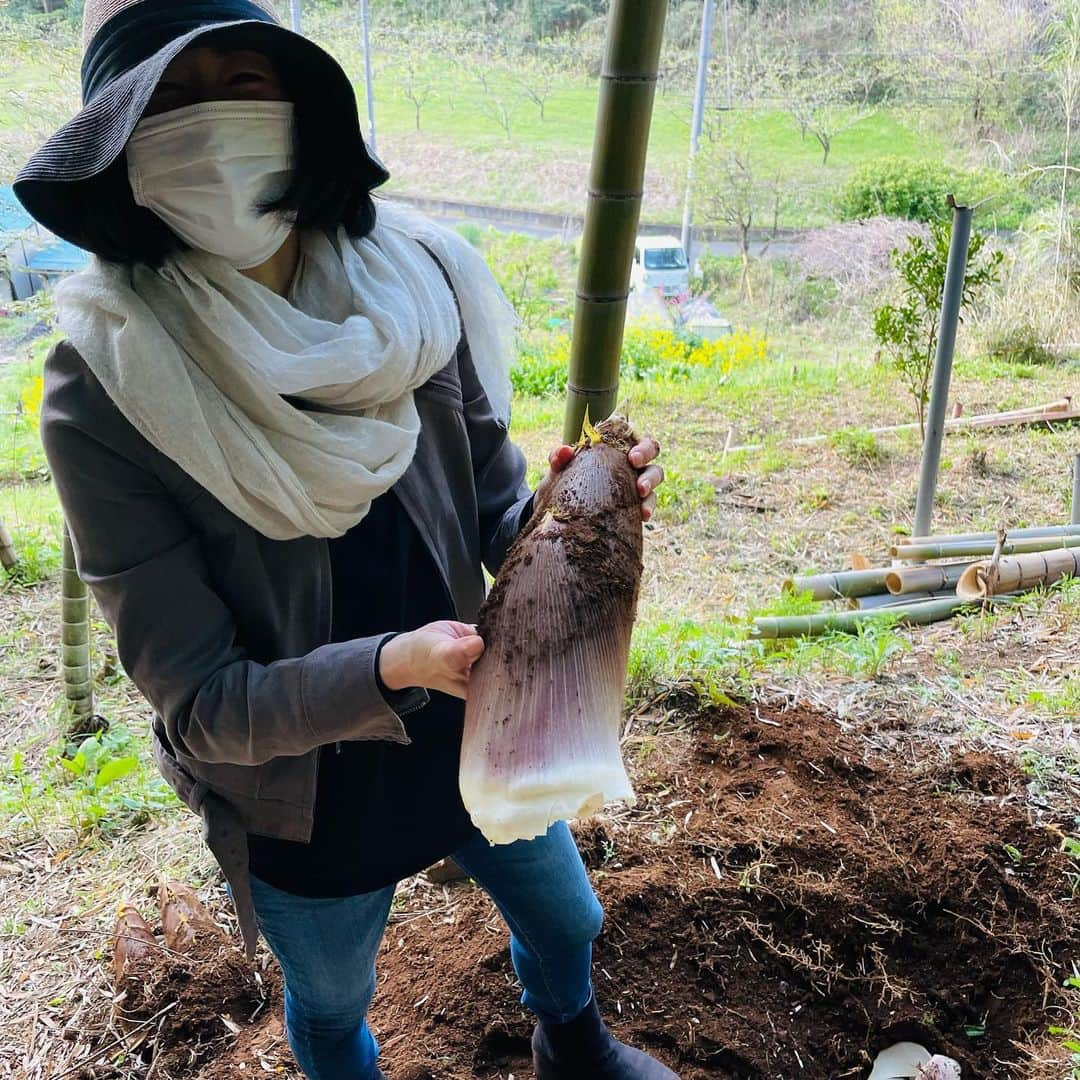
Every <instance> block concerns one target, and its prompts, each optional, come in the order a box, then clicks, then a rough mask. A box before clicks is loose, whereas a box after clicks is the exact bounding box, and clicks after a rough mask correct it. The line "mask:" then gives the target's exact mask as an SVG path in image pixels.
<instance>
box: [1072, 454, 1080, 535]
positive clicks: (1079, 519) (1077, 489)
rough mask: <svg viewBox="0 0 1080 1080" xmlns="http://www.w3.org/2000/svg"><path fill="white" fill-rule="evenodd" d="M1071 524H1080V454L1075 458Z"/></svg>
mask: <svg viewBox="0 0 1080 1080" xmlns="http://www.w3.org/2000/svg"><path fill="white" fill-rule="evenodd" d="M1069 524H1070V525H1080V454H1077V455H1076V457H1074V458H1073V501H1072V517H1071V518H1069Z"/></svg>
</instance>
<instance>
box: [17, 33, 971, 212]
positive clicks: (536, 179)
mask: <svg viewBox="0 0 1080 1080" xmlns="http://www.w3.org/2000/svg"><path fill="white" fill-rule="evenodd" d="M305 30H306V31H307V32H308V33H309V34H310V35H311V36H312V37H313V38H314V39H315V40H317V41H320V43H322V44H324V45H325V47H326V48H328V49H329V51H330V52H331V53H333V54H334V55H336V56H337V57H338V58H339V59H340V60H341V61H342V63H343V65H344V66H345V68H346V70H347V71H348V73H349V75H350V77H351V78H352V79H353V82H354V84H355V86H356V89H357V96H358V103H359V107H360V111H361V115H366V113H365V110H366V102H365V100H364V83H363V75H362V59H361V56H360V53H359V51H358V48H357V43H358V41H359V37H358V33H357V28H356V26H355V21H354V20H353V19H352V18H350V17H346V16H344V15H342V14H340V13H335V14H325V13H324V14H319V13H318V12H316V13H315V14H313V15H312V16H311V17H310V18H309V19H308V22H307V24H306V26H305ZM391 44H393V45H394V51H392V52H391V51H389V48H387V50H386V51H384V52H383V53H381V54H380V53H379V52H378V47H377V44H376V54H375V95H374V96H375V102H376V127H377V132H378V149H379V153H380V156H382V157H383V158H384V160H385V161H386V162H387V164H388V166H389V167H390V170H391V172H392V174H393V179H392V181H391V185H390V188H389V189H388V190H392V191H399V192H403V193H410V194H418V195H428V196H446V195H447V194H448V193H449V194H452V196H453V197H454V198H457V199H462V200H465V201H475V202H482V203H489V204H494V205H504V206H520V207H526V208H529V209H534V210H545V211H550V212H558V213H575V214H579V213H581V211H582V208H583V207H584V199H585V185H586V177H587V172H588V159H589V150H590V148H591V145H592V135H593V124H594V119H595V110H596V95H597V84H596V81H595V80H586V79H584V78H580V77H575V76H571V75H568V74H563V75H561V76H560V78H559V81H558V82H557V83H556V84H555V87H554V90H553V92H552V94H551V97H550V98H549V100H548V101H547V102H546V105H545V118H544V120H543V121H541V119H540V115H539V109H538V108H537V106H536V105H535V104H534V103H533V102H531V101H529V100H528V98H527V97H526V95H525V93H524V92H523V90H522V88H521V85H520V84H519V83H518V82H517V81H516V80H515V79H514V78H513V77H512V75H511V74H510V73H509V72H503V73H501V74H500V73H498V72H496V73H495V74H494V75H493V76H492V77H491V78H490V79H489V84H490V86H491V92H490V93H488V92H486V91H485V90H484V89H483V87H482V86H481V84H480V82H479V80H478V79H477V78H476V76H475V74H474V72H473V71H471V70H470V69H469V68H468V67H467V66H466V65H463V64H461V63H460V62H458V61H456V60H455V59H453V58H451V57H448V56H446V55H445V54H441V53H439V52H438V51H437V50H436V48H435V47H434V46H430V47H428V46H426V45H425V46H424V47H422V48H420V49H417V50H416V51H415V53H414V54H413V56H412V59H411V60H410V61H409V64H410V66H411V75H410V74H409V72H408V70H407V69H406V67H405V61H404V59H403V58H402V57H401V55H400V43H396V42H393V41H391ZM78 57H79V53H78V47H77V39H76V35H75V33H74V32H73V31H72V30H70V29H64V28H63V27H62V26H61V27H60V28H59V29H55V28H54V29H53V30H52V31H49V32H48V33H46V32H45V31H44V30H42V29H41V28H40V27H38V28H35V27H34V25H33V24H28V23H25V22H18V21H7V22H0V130H3V132H4V138H3V144H2V148H0V181H2V182H5V183H8V182H10V180H11V178H12V177H13V176H14V173H15V171H16V170H17V168H18V167H19V165H20V164H21V163H22V161H24V160H25V158H26V157H27V156H28V155H29V154H30V153H31V152H32V150H33V148H34V147H35V146H36V145H37V144H38V143H39V142H40V141H41V140H42V139H44V138H45V137H46V136H47V135H48V134H50V133H51V132H52V131H53V130H54V129H55V128H56V127H58V126H59V125H60V124H61V123H62V122H63V121H64V120H65V119H67V118H68V117H69V116H70V115H71V114H72V113H73V112H74V111H75V109H76V108H77V103H78V67H79V63H78ZM407 78H411V81H412V84H413V85H414V86H415V87H416V88H417V92H418V93H425V94H428V95H429V96H428V98H427V101H426V103H425V104H424V106H423V108H422V109H421V117H420V120H421V129H420V130H419V131H417V130H416V120H415V110H414V107H413V105H412V103H411V102H410V100H409V99H408V97H407V96H406V93H405V85H406V80H407ZM496 102H501V103H502V104H504V105H505V107H506V109H507V111H508V114H509V117H510V120H509V123H510V136H509V137H507V135H506V133H505V132H504V131H503V129H502V127H501V126H500V123H499V121H498V120H497V119H496V118H495V113H494V112H493V109H496V108H497V106H496V104H495V103H496ZM912 115H913V114H912V113H911V111H910V110H907V111H906V112H904V111H901V110H899V109H895V110H893V109H882V110H880V111H879V112H876V113H874V114H872V115H871V116H869V117H867V118H865V119H864V120H862V121H860V122H859V123H858V124H857V125H856V126H854V127H853V128H851V129H850V130H849V131H847V132H845V133H843V134H841V135H840V136H838V137H837V139H836V143H835V146H834V149H833V151H832V154H831V156H830V159H829V164H828V165H827V166H822V164H821V151H820V148H819V147H818V145H817V143H816V142H815V141H814V140H813V139H812V138H806V139H803V138H801V137H800V134H799V131H798V128H797V126H796V124H795V122H794V120H793V119H792V118H791V117H790V116H789V115H788V114H787V113H785V112H783V111H781V110H778V109H775V108H762V109H758V108H755V109H753V110H744V109H742V108H738V107H737V108H736V109H735V110H733V111H732V112H731V113H728V114H724V116H723V118H722V119H721V120H720V121H719V126H718V127H717V128H716V132H717V133H718V134H719V135H720V137H722V138H724V139H727V138H729V137H731V138H734V139H737V140H740V141H741V140H745V141H746V143H747V145H748V146H749V148H750V155H751V160H752V162H753V164H754V169H755V171H756V172H757V174H758V175H760V177H761V178H762V180H763V181H765V180H772V179H774V178H775V179H779V180H780V181H781V182H782V184H783V186H784V188H785V190H786V191H787V193H788V197H787V199H786V202H785V205H784V209H783V215H782V219H781V221H782V224H785V225H793V226H800V225H807V224H820V223H822V222H824V221H827V220H830V216H831V214H830V208H831V200H832V198H833V197H834V195H835V193H836V192H837V190H838V189H839V187H840V186H841V185H842V183H843V181H844V180H845V179H846V177H847V176H849V175H850V173H851V172H852V170H853V169H855V168H857V167H858V166H859V165H860V164H863V163H864V162H867V161H871V160H873V159H874V158H876V157H879V156H880V155H882V154H885V153H887V154H892V155H897V156H900V157H907V158H911V159H919V160H923V159H925V160H930V161H942V160H946V161H954V162H955V163H956V164H962V163H963V158H964V154H963V152H962V151H961V150H953V149H952V148H951V147H950V144H949V142H948V140H947V139H946V137H945V135H944V128H945V127H946V126H947V115H946V114H944V113H942V114H938V115H936V117H935V115H933V114H931V115H929V116H920V118H919V121H918V122H917V123H916V122H915V121H914V120H913V119H912ZM689 129H690V101H689V98H688V96H687V93H686V92H685V91H683V90H675V89H670V88H669V89H667V90H665V91H664V92H662V93H661V94H660V95H659V96H658V98H657V108H656V112H655V117H654V122H653V127H652V138H651V144H650V153H649V171H648V178H647V184H646V198H645V207H644V215H645V217H646V218H647V219H650V218H651V219H654V220H669V221H674V220H678V218H679V216H680V212H681V208H682V199H683V189H684V181H685V172H686V154H687V148H688V142H689Z"/></svg>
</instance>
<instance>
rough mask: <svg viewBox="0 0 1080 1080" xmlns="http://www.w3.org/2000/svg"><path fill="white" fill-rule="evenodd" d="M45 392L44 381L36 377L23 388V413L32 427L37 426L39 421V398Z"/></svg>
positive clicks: (38, 376)
mask: <svg viewBox="0 0 1080 1080" xmlns="http://www.w3.org/2000/svg"><path fill="white" fill-rule="evenodd" d="M44 392H45V380H44V379H43V378H42V377H41V376H40V375H37V376H35V377H34V378H32V379H31V380H30V381H29V382H28V383H27V384H26V385H25V386H24V387H23V392H22V407H23V413H24V414H25V415H26V418H27V420H29V421H30V424H31V425H32V426H33V427H35V428H36V427H37V426H38V422H39V421H40V419H41V398H42V396H43V394H44Z"/></svg>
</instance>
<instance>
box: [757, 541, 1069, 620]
mask: <svg viewBox="0 0 1080 1080" xmlns="http://www.w3.org/2000/svg"><path fill="white" fill-rule="evenodd" d="M889 555H890V556H891V558H892V560H893V564H892V565H891V566H883V567H870V568H867V569H858V570H840V571H836V572H833V573H827V574H814V575H811V576H807V577H793V578H788V579H787V580H786V581H784V583H783V586H782V587H783V590H784V591H785V592H791V593H803V592H808V593H809V594H810V595H811V596H812V597H813V598H814V599H815V600H820V601H827V600H839V601H842V602H843V603H844V604H845V605H846V607H847V610H842V609H841V610H833V611H827V612H822V613H819V614H813V615H784V616H771V617H762V618H757V619H755V620H754V628H753V631H752V636H753V637H755V638H786V637H816V636H818V635H820V634H827V633H833V632H837V631H840V632H846V633H855V632H857V631H858V629H859V627H860V626H861V625H862V624H864V623H867V622H871V621H873V620H875V619H881V618H882V617H885V618H889V619H895V620H896V621H897V622H899V623H902V624H904V625H907V626H922V625H926V624H928V623H933V622H940V621H942V620H945V619H950V618H952V617H953V616H954V615H956V614H957V613H959V612H961V611H963V610H965V609H969V610H970V609H971V607H972V605H981V604H985V603H993V602H995V601H998V600H1001V599H1003V598H1008V597H1011V596H1015V595H1016V594H1018V593H1020V592H1025V591H1027V590H1030V589H1033V588H1037V587H1040V586H1043V587H1045V586H1049V585H1053V584H1055V583H1056V582H1058V581H1060V580H1061V579H1062V578H1064V577H1067V576H1080V525H1045V526H1039V527H1038V528H1026V529H1013V530H1009V531H1003V532H1001V533H992V532H985V533H953V534H950V535H943V536H912V537H906V538H903V539H900V540H898V541H897V542H896V544H895V545H894V546H893V547H891V548H890V549H889ZM929 560H950V561H944V562H931V561H929ZM905 564H906V565H905Z"/></svg>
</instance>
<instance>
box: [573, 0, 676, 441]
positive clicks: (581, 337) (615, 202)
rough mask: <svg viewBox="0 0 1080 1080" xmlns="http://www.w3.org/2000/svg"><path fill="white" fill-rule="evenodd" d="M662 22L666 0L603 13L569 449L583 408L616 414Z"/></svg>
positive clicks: (620, 1)
mask: <svg viewBox="0 0 1080 1080" xmlns="http://www.w3.org/2000/svg"><path fill="white" fill-rule="evenodd" d="M666 15H667V0H612V3H611V6H610V10H609V13H608V29H607V45H606V48H605V52H604V63H603V68H602V70H601V73H600V100H599V104H598V106H597V115H596V134H595V137H594V141H593V153H592V166H591V169H590V172H589V199H588V204H587V205H586V208H585V229H584V234H583V236H582V241H581V263H580V266H579V269H578V284H577V299H576V302H575V305H574V329H573V335H572V342H571V346H570V376H569V382H568V386H567V402H566V416H565V421H564V427H563V438H564V439H565V441H566V442H567V443H571V444H572V443H576V442H577V440H578V437H579V436H580V434H581V426H582V419H583V418H584V416H585V410H586V408H588V411H589V416H590V417H592V418H593V420H594V421H595V420H597V419H601V418H603V417H606V416H608V415H610V414H611V412H612V411H613V410H614V408H615V402H616V397H617V394H618V388H619V353H620V351H621V349H622V339H623V328H624V326H625V323H626V304H627V298H628V297H629V294H630V268H631V265H632V263H633V258H634V241H635V239H636V236H637V226H638V217H639V215H640V213H641V196H642V189H643V187H644V182H645V155H646V152H647V150H648V145H649V127H650V124H651V122H652V109H653V97H654V95H655V92H656V83H657V78H658V72H659V66H660V45H661V41H662V39H663V32H664V19H665V17H666Z"/></svg>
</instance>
